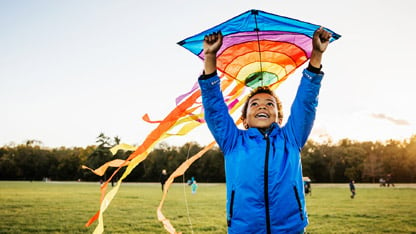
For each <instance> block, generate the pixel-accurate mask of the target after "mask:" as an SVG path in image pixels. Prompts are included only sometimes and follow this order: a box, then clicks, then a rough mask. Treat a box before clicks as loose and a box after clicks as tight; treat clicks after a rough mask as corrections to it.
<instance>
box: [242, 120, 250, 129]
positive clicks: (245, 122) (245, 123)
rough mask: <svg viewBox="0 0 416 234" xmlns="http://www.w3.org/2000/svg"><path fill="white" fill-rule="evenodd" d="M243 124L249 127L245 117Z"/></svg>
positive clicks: (246, 127)
mask: <svg viewBox="0 0 416 234" xmlns="http://www.w3.org/2000/svg"><path fill="white" fill-rule="evenodd" d="M243 126H244V128H245V129H248V128H249V126H248V123H247V119H243Z"/></svg>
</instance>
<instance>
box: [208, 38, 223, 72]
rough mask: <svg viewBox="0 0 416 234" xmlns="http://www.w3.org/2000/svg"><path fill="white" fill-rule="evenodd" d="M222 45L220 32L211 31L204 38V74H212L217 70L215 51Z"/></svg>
mask: <svg viewBox="0 0 416 234" xmlns="http://www.w3.org/2000/svg"><path fill="white" fill-rule="evenodd" d="M221 46H222V33H221V32H217V33H211V34H208V35H206V36H205V38H204V56H205V58H204V63H205V69H204V72H205V74H212V73H214V72H215V71H216V70H217V52H218V50H220V48H221Z"/></svg>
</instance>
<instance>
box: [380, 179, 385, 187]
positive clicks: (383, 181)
mask: <svg viewBox="0 0 416 234" xmlns="http://www.w3.org/2000/svg"><path fill="white" fill-rule="evenodd" d="M378 182H379V183H380V187H386V180H385V179H383V178H380V179H379V180H378Z"/></svg>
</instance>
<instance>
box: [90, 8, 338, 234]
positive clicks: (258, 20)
mask: <svg viewBox="0 0 416 234" xmlns="http://www.w3.org/2000/svg"><path fill="white" fill-rule="evenodd" d="M319 27H320V26H318V25H315V24H310V23H307V22H303V21H299V20H296V19H292V18H288V17H283V16H278V15H274V14H270V13H266V12H264V11H259V10H249V11H247V12H245V13H243V14H240V15H238V16H236V17H234V18H232V19H230V20H228V21H226V22H224V23H222V24H219V25H217V26H215V27H212V28H210V29H208V30H205V31H203V32H201V33H199V34H197V35H195V36H192V37H189V38H187V39H184V40H182V41H180V42H178V44H179V45H180V46H182V47H184V48H186V49H187V50H189V51H191V52H192V53H193V54H195V55H197V56H198V57H199V58H201V59H204V55H203V40H204V37H205V35H207V34H210V33H213V32H219V31H221V32H222V34H223V36H224V38H223V45H222V47H221V49H220V50H219V51H218V53H217V70H218V71H219V72H220V74H219V75H220V76H221V90H222V92H223V95H224V101H225V103H226V104H227V106H228V109H229V112H230V114H233V113H234V112H235V111H236V110H238V109H239V108H240V107H241V105H242V104H244V102H245V100H246V99H247V96H248V94H249V93H250V91H251V89H253V88H255V87H258V86H269V88H270V89H271V90H274V89H276V88H277V87H278V86H279V85H280V84H281V82H283V81H284V80H285V79H287V77H288V76H289V75H290V74H292V73H293V72H294V71H295V70H296V69H297V68H298V67H300V66H301V65H302V64H304V63H305V62H306V61H307V60H308V59H309V58H310V55H311V52H312V37H313V33H314V32H315V30H316V29H318V28H319ZM326 30H328V31H329V32H331V33H332V38H331V39H330V42H333V41H335V40H336V39H338V38H340V37H341V36H340V35H339V34H337V33H335V32H333V31H331V30H330V29H326ZM236 119H237V121H236V124H237V125H238V124H241V121H240V120H239V118H236ZM143 120H144V121H145V122H147V123H151V124H157V127H156V128H155V129H154V130H153V131H152V132H150V133H149V135H148V136H147V137H146V138H145V140H144V142H143V143H142V144H141V145H139V146H138V147H133V146H130V145H127V144H120V145H117V146H115V147H114V148H112V149H111V152H112V153H113V154H115V153H116V152H117V150H126V151H133V153H132V154H130V155H129V157H128V158H127V159H125V160H120V159H115V160H111V161H109V162H107V163H105V164H103V165H102V166H100V167H99V168H97V169H95V170H94V169H91V168H89V167H87V166H83V168H84V169H88V170H90V171H92V172H93V173H95V174H97V175H99V176H101V175H103V174H104V173H105V171H106V170H107V168H108V167H116V168H117V169H116V170H115V171H114V173H113V174H112V175H111V176H110V178H108V179H107V181H105V182H104V183H103V184H102V185H101V188H100V192H101V197H100V209H99V210H98V211H97V212H96V213H95V214H94V215H93V216H92V217H91V218H90V219H89V221H88V222H87V223H86V224H85V226H87V227H88V226H90V225H91V224H92V223H93V222H94V221H96V220H98V225H97V227H96V228H95V230H94V233H102V232H103V231H104V217H103V213H104V211H105V210H106V209H107V207H108V206H109V205H110V203H111V201H112V200H113V198H114V197H115V195H116V194H117V192H118V190H119V188H120V186H121V183H122V182H123V180H124V179H125V178H126V177H127V176H128V175H129V174H130V173H131V171H132V170H133V169H134V168H135V167H136V166H137V165H138V164H139V163H141V162H142V161H143V160H145V159H146V158H147V156H148V154H149V152H150V151H151V150H152V149H153V148H154V146H155V145H156V144H158V143H159V142H161V141H162V140H163V139H165V138H167V137H170V136H183V135H186V134H188V133H189V132H190V131H192V130H193V129H195V128H196V127H198V126H200V125H202V124H204V123H205V121H204V118H203V108H202V104H201V90H200V88H199V86H198V84H197V83H196V84H194V85H193V87H192V88H191V90H190V91H189V92H187V93H185V94H182V95H180V96H179V97H177V98H176V107H175V108H174V109H173V110H172V111H171V112H170V113H169V114H168V115H167V116H166V117H165V118H164V119H163V120H151V119H150V117H149V115H148V114H145V115H144V116H143ZM214 145H215V142H212V143H211V144H209V145H208V146H206V147H205V148H203V149H202V150H201V151H200V152H199V153H197V154H196V155H194V156H193V157H192V158H190V159H188V160H187V161H185V162H184V163H183V164H182V165H181V166H180V167H178V169H177V170H176V171H175V172H174V173H173V174H172V175H171V177H170V178H169V179H168V180H169V183H167V184H166V185H165V189H164V192H163V196H162V199H161V202H160V204H159V207H158V208H157V211H156V214H157V217H158V220H159V221H160V222H161V223H162V224H163V226H164V228H165V229H166V230H167V231H168V232H169V233H177V232H176V230H175V228H174V227H173V225H172V224H171V223H170V221H169V219H167V218H166V217H165V216H164V215H163V214H162V206H163V203H164V201H165V199H166V197H167V190H168V189H169V186H170V185H171V183H172V182H173V179H174V178H175V177H177V176H179V175H182V174H184V173H185V172H186V170H187V169H188V168H189V167H190V166H191V164H192V163H193V162H194V161H196V160H197V159H199V158H200V157H202V156H203V154H204V153H205V152H206V151H208V150H209V149H211V148H212V147H213V146H214ZM122 167H127V168H126V170H125V171H124V173H123V174H122V176H121V178H120V179H119V180H118V182H117V184H116V186H115V187H113V188H112V190H110V191H109V192H107V188H108V183H109V182H110V181H111V180H112V178H113V177H114V176H115V175H116V174H117V173H118V172H119V171H120V169H121V168H122Z"/></svg>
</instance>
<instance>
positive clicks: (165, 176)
mask: <svg viewBox="0 0 416 234" xmlns="http://www.w3.org/2000/svg"><path fill="white" fill-rule="evenodd" d="M168 178H169V176H168V173H167V172H166V169H163V170H162V173H161V174H160V184H161V185H162V191H163V188H164V187H165V183H166V180H167V179H168Z"/></svg>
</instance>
